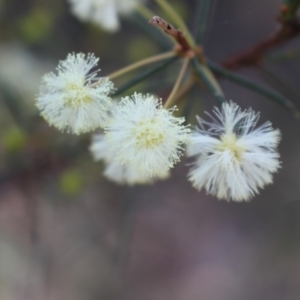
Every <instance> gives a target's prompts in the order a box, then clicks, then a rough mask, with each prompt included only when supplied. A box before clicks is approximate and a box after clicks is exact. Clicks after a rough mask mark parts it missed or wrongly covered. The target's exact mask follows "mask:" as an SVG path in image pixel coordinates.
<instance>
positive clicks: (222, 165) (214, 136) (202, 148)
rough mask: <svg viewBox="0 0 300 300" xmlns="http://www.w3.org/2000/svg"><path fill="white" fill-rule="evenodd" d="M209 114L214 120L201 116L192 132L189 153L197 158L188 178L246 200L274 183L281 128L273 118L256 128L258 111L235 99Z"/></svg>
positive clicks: (215, 191) (220, 193) (227, 196)
mask: <svg viewBox="0 0 300 300" xmlns="http://www.w3.org/2000/svg"><path fill="white" fill-rule="evenodd" d="M210 117H211V119H212V122H206V121H204V120H202V119H200V118H198V122H199V125H200V128H198V130H197V131H194V132H193V133H192V135H191V138H190V141H189V146H188V151H187V153H188V155H189V156H196V162H195V164H194V167H193V168H192V170H191V171H190V173H189V180H190V181H191V182H192V184H193V186H194V187H195V188H197V189H199V190H200V189H202V188H203V187H204V188H205V189H206V190H207V192H208V193H210V194H212V195H215V196H217V197H218V198H219V199H225V200H230V199H232V200H233V201H247V200H249V199H250V198H251V197H253V196H254V194H255V193H258V188H262V187H263V186H264V185H266V184H270V183H272V173H274V172H276V171H277V170H278V168H279V167H280V162H279V154H278V153H277V149H276V148H277V145H278V143H279V141H280V131H279V130H278V129H276V130H274V129H273V128H272V126H271V123H270V122H266V123H264V124H263V125H261V126H260V127H257V128H255V126H256V124H257V121H258V119H259V114H256V113H254V112H253V111H252V110H251V109H248V110H246V111H241V109H240V108H239V107H238V105H236V104H234V103H232V102H230V103H225V104H223V106H222V110H221V111H220V110H219V109H218V108H215V109H214V116H210ZM206 128H207V129H206Z"/></svg>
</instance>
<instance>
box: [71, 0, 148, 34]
mask: <svg viewBox="0 0 300 300" xmlns="http://www.w3.org/2000/svg"><path fill="white" fill-rule="evenodd" d="M69 1H70V3H71V9H72V11H73V13H74V15H76V16H77V17H78V18H80V19H81V20H83V21H92V22H94V23H96V24H98V25H99V26H101V27H102V28H103V29H105V30H107V31H111V32H114V31H117V30H118V29H119V27H120V21H119V14H121V15H127V14H129V13H131V12H132V11H133V10H134V9H135V8H136V6H137V5H138V4H139V3H140V2H142V1H143V0H69Z"/></svg>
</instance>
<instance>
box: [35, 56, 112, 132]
mask: <svg viewBox="0 0 300 300" xmlns="http://www.w3.org/2000/svg"><path fill="white" fill-rule="evenodd" d="M98 60H99V59H98V58H96V57H95V56H94V55H93V54H88V55H87V56H86V55H85V54H82V53H79V54H74V53H73V54H69V55H68V56H67V59H66V60H64V61H60V63H59V65H58V67H57V73H58V74H57V75H55V74H54V73H49V74H46V75H44V77H43V78H42V84H41V88H40V93H39V96H38V97H37V100H36V106H37V107H38V108H39V109H40V110H41V114H42V116H43V117H44V118H45V119H46V120H47V121H48V123H49V124H50V125H53V126H55V127H56V128H58V129H60V130H67V131H68V132H72V133H75V134H79V133H83V132H88V131H91V130H93V129H95V128H97V127H101V126H104V124H105V122H106V120H107V111H108V109H109V108H110V106H111V98H110V97H109V96H108V94H109V93H110V92H111V91H112V90H113V83H112V82H111V81H110V80H109V79H108V78H101V79H100V78H98V77H96V76H97V72H98V70H96V71H91V70H92V68H94V67H95V66H97V63H98ZM96 81H97V84H95V82H96ZM93 83H94V84H93Z"/></svg>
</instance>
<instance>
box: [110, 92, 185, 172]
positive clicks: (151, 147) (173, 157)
mask: <svg viewBox="0 0 300 300" xmlns="http://www.w3.org/2000/svg"><path fill="white" fill-rule="evenodd" d="M173 111H174V108H173V109H168V110H167V109H164V108H163V107H162V103H161V101H160V100H158V99H157V98H155V97H154V96H150V95H145V96H144V95H142V94H137V93H135V94H134V95H133V96H132V97H124V98H123V99H122V101H121V102H120V104H119V106H118V107H117V108H116V109H115V110H114V111H113V112H112V114H113V117H112V119H111V120H110V122H109V123H108V124H107V126H106V127H105V131H106V140H107V143H108V147H109V150H110V151H111V153H112V155H113V156H114V158H115V160H116V161H117V162H119V163H120V164H126V165H127V164H128V165H131V166H132V167H133V168H134V169H136V170H140V171H142V172H146V173H148V174H149V175H156V174H161V173H165V172H167V170H169V169H170V168H171V167H173V166H174V164H175V163H177V162H178V161H179V159H180V156H181V155H182V144H183V143H184V142H185V141H186V138H187V135H188V133H189V131H190V130H189V129H188V128H187V127H186V126H184V125H183V122H184V118H176V117H174V116H173V115H172V113H173Z"/></svg>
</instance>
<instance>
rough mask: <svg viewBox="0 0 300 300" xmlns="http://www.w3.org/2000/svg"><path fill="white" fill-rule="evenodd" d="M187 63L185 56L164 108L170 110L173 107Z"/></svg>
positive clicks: (188, 60) (187, 58)
mask: <svg viewBox="0 0 300 300" xmlns="http://www.w3.org/2000/svg"><path fill="white" fill-rule="evenodd" d="M189 62H190V58H189V57H187V56H186V57H185V58H184V60H183V63H182V66H181V69H180V72H179V75H178V77H177V80H176V82H175V84H174V87H173V89H172V92H171V94H170V95H169V98H168V99H167V101H166V103H165V104H164V108H170V107H172V106H173V105H174V103H175V100H176V97H175V96H176V93H177V92H178V89H179V86H180V84H181V82H182V79H183V77H184V74H185V72H186V70H187V67H188V65H189Z"/></svg>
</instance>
